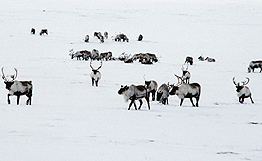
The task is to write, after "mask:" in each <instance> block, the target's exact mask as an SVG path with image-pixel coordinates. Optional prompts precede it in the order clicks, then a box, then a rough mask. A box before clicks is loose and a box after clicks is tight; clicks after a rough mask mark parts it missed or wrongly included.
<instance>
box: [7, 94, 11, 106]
mask: <svg viewBox="0 0 262 161" xmlns="http://www.w3.org/2000/svg"><path fill="white" fill-rule="evenodd" d="M9 97H10V94H7V103H8V104H10V103H11V102H10V98H9Z"/></svg>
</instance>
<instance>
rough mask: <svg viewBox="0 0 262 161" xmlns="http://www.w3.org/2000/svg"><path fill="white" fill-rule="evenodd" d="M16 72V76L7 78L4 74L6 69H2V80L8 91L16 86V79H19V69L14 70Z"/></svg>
mask: <svg viewBox="0 0 262 161" xmlns="http://www.w3.org/2000/svg"><path fill="white" fill-rule="evenodd" d="M14 70H15V74H14V75H10V76H8V77H6V76H5V74H4V67H2V68H1V71H2V78H3V80H4V83H5V84H6V87H5V88H6V89H8V90H10V88H11V86H12V85H13V84H14V80H15V79H16V77H17V69H16V68H14Z"/></svg>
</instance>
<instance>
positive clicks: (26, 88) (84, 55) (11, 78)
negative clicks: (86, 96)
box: [1, 28, 262, 110]
mask: <svg viewBox="0 0 262 161" xmlns="http://www.w3.org/2000/svg"><path fill="white" fill-rule="evenodd" d="M35 32H36V30H35V29H34V28H32V29H31V34H35ZM39 34H40V35H43V34H46V35H48V31H47V29H41V30H40V33H39ZM94 37H97V38H98V39H99V40H100V42H101V43H104V38H106V39H108V33H107V32H104V35H102V34H101V32H94ZM142 39H143V36H142V35H141V34H140V35H139V37H138V41H142ZM113 40H115V41H121V40H122V41H123V42H125V41H126V42H129V39H128V38H127V36H126V35H125V34H118V35H116V36H115V37H114V38H113ZM84 41H85V42H89V36H88V35H86V37H85V40H84ZM69 52H70V54H69V55H70V57H71V59H74V58H77V60H89V59H90V60H91V61H90V68H91V70H92V71H91V74H90V77H91V81H92V86H94V85H95V86H97V87H98V82H99V80H100V79H101V73H100V72H99V69H101V67H102V61H108V60H120V61H124V62H125V63H132V62H134V61H136V60H139V62H141V63H142V64H153V62H155V63H156V62H158V61H159V60H158V58H157V57H156V55H155V54H151V53H138V54H134V55H131V54H129V55H128V54H125V53H122V54H120V55H119V56H118V57H117V58H116V57H113V54H112V52H111V51H108V52H103V53H100V52H99V51H98V50H96V49H93V50H92V51H87V50H82V51H77V52H74V51H73V49H71V50H70V51H69ZM93 60H98V61H101V64H100V66H99V67H98V68H94V67H93V66H92V61H93ZM198 60H199V61H208V62H215V61H216V60H215V59H214V58H209V57H206V58H204V57H203V56H202V55H201V56H199V57H198ZM189 65H193V57H190V56H188V57H186V60H185V62H184V64H183V65H182V68H181V70H182V76H178V75H176V74H174V75H175V77H176V78H177V79H178V82H177V84H169V82H168V83H167V84H166V83H163V84H162V85H161V86H160V87H159V88H158V84H157V82H156V81H155V80H146V78H145V75H144V80H145V84H144V85H133V84H132V85H130V86H128V85H125V86H123V85H121V87H120V89H119V90H118V94H119V95H123V96H124V100H125V101H126V102H128V101H129V100H131V102H130V104H129V107H128V110H130V108H131V106H132V105H133V104H134V107H135V109H136V110H137V106H136V104H135V101H136V100H138V101H139V102H140V105H139V107H138V109H140V108H141V106H142V104H143V101H142V99H143V98H144V99H146V101H147V105H148V109H149V110H150V101H149V97H150V95H151V96H152V101H155V100H156V101H159V103H162V104H164V105H166V104H168V97H169V95H177V96H178V98H179V99H180V106H182V104H183V101H184V99H185V98H189V99H190V101H191V103H192V106H194V107H195V106H196V107H198V106H199V99H200V94H201V86H200V84H198V83H190V82H189V80H190V77H191V73H190V72H189V71H188V67H189ZM256 68H260V73H261V72H262V61H261V60H258V61H251V62H250V63H249V66H248V73H250V72H254V71H255V69H256ZM14 70H15V74H14V75H5V73H4V67H2V68H1V72H2V78H3V79H4V83H5V85H6V87H5V88H6V89H7V90H8V91H9V93H8V94H7V103H8V104H10V103H11V101H10V96H17V105H19V99H20V96H22V95H26V96H27V97H28V99H27V101H26V105H31V102H32V95H33V94H32V91H33V85H32V81H17V80H15V79H16V77H17V72H18V70H17V69H16V68H14ZM246 79H247V80H246V81H242V82H236V81H235V77H233V83H234V85H235V86H236V92H237V96H238V97H239V102H240V103H243V102H244V99H245V98H250V100H251V103H254V101H253V99H252V96H251V91H250V89H249V88H248V87H247V86H246V85H247V84H248V83H249V81H250V79H249V78H248V77H246ZM193 98H195V99H196V104H194V102H193Z"/></svg>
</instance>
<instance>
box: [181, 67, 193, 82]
mask: <svg viewBox="0 0 262 161" xmlns="http://www.w3.org/2000/svg"><path fill="white" fill-rule="evenodd" d="M181 69H182V80H183V82H184V81H185V83H187V84H189V79H190V77H191V74H190V72H189V71H188V64H187V67H186V69H185V67H184V66H183V65H182V68H181Z"/></svg>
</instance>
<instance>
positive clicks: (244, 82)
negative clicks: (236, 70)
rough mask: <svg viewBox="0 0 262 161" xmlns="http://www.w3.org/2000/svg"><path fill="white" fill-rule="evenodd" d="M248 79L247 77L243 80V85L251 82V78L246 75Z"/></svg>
mask: <svg viewBox="0 0 262 161" xmlns="http://www.w3.org/2000/svg"><path fill="white" fill-rule="evenodd" d="M246 79H247V81H243V82H242V83H243V85H247V84H248V83H249V80H250V79H249V78H248V77H246Z"/></svg>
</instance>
